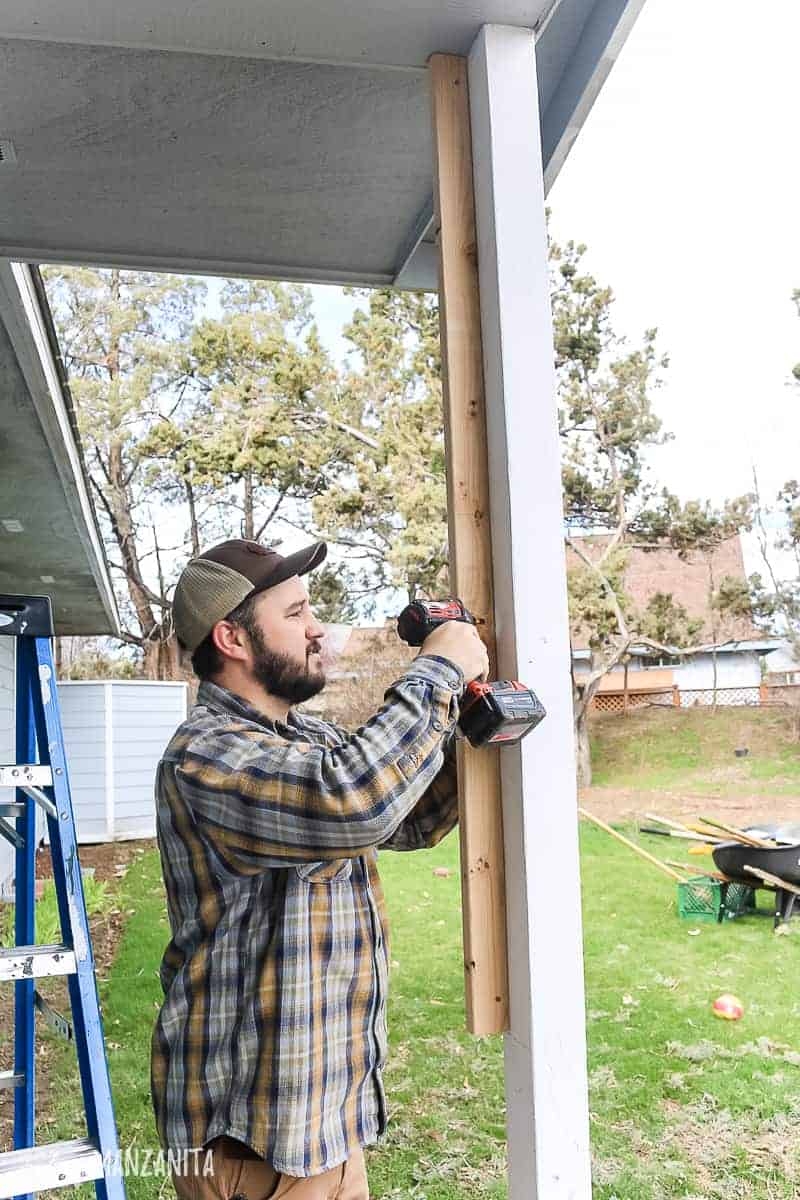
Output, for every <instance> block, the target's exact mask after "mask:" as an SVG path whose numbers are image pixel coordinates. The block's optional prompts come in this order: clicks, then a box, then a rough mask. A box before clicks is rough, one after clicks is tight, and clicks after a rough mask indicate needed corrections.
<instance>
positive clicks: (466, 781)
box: [429, 54, 508, 1034]
mask: <svg viewBox="0 0 800 1200" xmlns="http://www.w3.org/2000/svg"><path fill="white" fill-rule="evenodd" d="M429 66H430V73H431V102H432V116H433V142H434V178H435V182H434V206H435V216H436V221H437V223H438V226H439V322H440V331H441V343H442V381H443V400H444V428H445V449H446V457H447V507H448V531H449V539H450V585H451V590H452V592H453V593H454V594H455V595H458V596H459V597H460V598H461V599H462V600H463V601H464V603H465V604H466V606H467V608H468V609H469V610H470V611H471V612H472V613H474V614H475V615H476V616H478V617H481V618H482V619H483V620H484V622H485V624H484V625H482V626H481V637H482V638H483V640H484V641H485V642H486V645H487V648H488V650H489V657H490V662H491V664H492V669H493V670H494V667H495V664H496V660H497V659H496V652H495V632H494V595H493V585H492V540H491V527H490V514H489V467H488V459H487V454H486V406H485V396H484V384H483V357H482V350H481V315H480V293H479V288H478V266H477V249H476V232H475V207H474V198H473V183H472V146H471V135H470V117H469V95H468V84H467V62H466V59H464V58H461V57H459V56H456V55H449V54H434V55H433V56H432V57H431V59H430V62H429ZM499 754H500V751H498V750H497V749H488V748H484V749H482V750H474V749H473V748H472V747H471V746H469V745H467V744H465V743H464V742H461V743H459V747H458V787H459V804H460V820H459V836H460V841H461V894H462V912H463V942H464V981H465V992H466V1012H467V1028H468V1029H469V1030H470V1032H471V1033H474V1034H489V1033H500V1032H503V1031H505V1030H506V1029H507V1028H508V962H507V952H506V944H507V943H506V919H505V912H506V905H505V868H504V842H503V810H502V797H501V787H500V763H499Z"/></svg>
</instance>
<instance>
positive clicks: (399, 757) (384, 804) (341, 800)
mask: <svg viewBox="0 0 800 1200" xmlns="http://www.w3.org/2000/svg"><path fill="white" fill-rule="evenodd" d="M463 687H464V677H463V675H462V673H461V671H460V670H459V669H458V667H456V666H455V665H454V664H453V663H451V662H450V661H449V660H447V659H443V658H439V657H437V656H433V655H422V656H420V657H418V658H417V659H415V660H414V662H413V663H412V664H411V666H410V667H409V668H408V670H407V671H406V672H405V674H404V675H403V676H402V677H401V678H400V679H399V680H398V681H397V682H396V683H394V684H392V686H391V687H390V688H389V689H388V691H387V692H386V695H385V702H384V704H383V707H382V708H381V709H380V710H379V711H378V712H377V713H376V714H375V716H374V717H373V718H372V719H371V720H370V721H368V722H367V724H366V725H364V726H362V728H360V729H359V730H357V731H356V732H355V733H353V734H349V735H348V736H347V737H346V738H345V739H344V740H343V741H342V742H341V743H340V744H339V745H337V746H333V747H327V746H321V745H318V744H315V743H312V742H310V741H304V740H302V738H294V739H286V738H284V737H282V736H281V735H280V734H279V733H277V732H275V731H273V730H271V729H268V728H267V727H263V728H262V727H260V726H258V725H256V724H254V723H253V722H250V721H245V720H239V719H237V717H236V716H235V715H234V714H232V715H231V716H230V719H229V720H226V721H224V722H223V723H218V724H216V725H214V726H209V727H208V728H205V729H199V730H198V731H197V732H196V733H195V734H194V735H193V736H190V737H188V738H187V740H186V743H185V745H184V747H183V749H182V752H181V753H179V754H177V755H176V756H175V758H174V760H173V761H165V762H164V763H163V764H162V769H163V770H166V771H171V772H173V774H174V787H175V789H176V790H177V792H178V794H179V795H180V797H181V799H182V800H183V802H184V803H185V805H186V806H187V808H188V810H189V812H190V813H191V816H192V818H193V820H194V822H195V824H196V826H197V828H198V831H199V832H200V833H201V834H202V836H203V837H204V838H206V839H207V840H208V841H209V843H210V844H211V845H212V846H213V848H214V849H215V851H216V852H217V853H218V854H219V855H220V856H221V857H222V859H223V860H224V861H225V862H226V863H227V864H228V865H229V866H230V867H231V868H232V869H244V870H245V871H248V872H249V871H253V870H259V869H263V868H267V867H285V866H288V865H290V864H297V863H303V862H313V861H317V860H321V859H335V858H346V857H355V856H357V855H359V854H362V853H364V852H365V851H366V850H367V849H369V848H370V847H373V846H380V845H381V844H387V843H388V842H389V841H390V839H391V838H392V835H393V834H394V833H395V832H396V831H397V830H398V827H399V826H401V824H402V823H403V821H404V820H405V818H407V817H408V815H409V813H410V812H411V810H412V809H414V806H415V805H416V804H417V803H418V801H419V800H420V799H421V797H423V796H424V795H425V794H426V792H427V791H428V789H429V788H430V787H431V785H432V784H433V782H434V780H436V779H437V777H438V776H439V773H440V772H441V770H442V765H443V762H444V743H445V741H446V740H448V739H449V737H450V735H451V734H452V732H453V729H454V726H455V722H456V719H457V716H458V699H459V697H460V696H461V694H462V692H463ZM418 819H419V818H418V817H415V820H418ZM442 836H443V834H442Z"/></svg>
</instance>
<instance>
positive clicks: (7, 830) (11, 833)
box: [0, 817, 25, 850]
mask: <svg viewBox="0 0 800 1200" xmlns="http://www.w3.org/2000/svg"><path fill="white" fill-rule="evenodd" d="M0 837H2V838H5V840H6V841H7V842H10V843H11V845H12V846H15V847H16V848H17V850H21V849H22V847H23V846H24V845H25V838H24V837H22V836H21V835H20V834H18V833H17V831H16V829H15V828H14V826H13V825H9V823H8V821H4V820H3V818H2V817H0Z"/></svg>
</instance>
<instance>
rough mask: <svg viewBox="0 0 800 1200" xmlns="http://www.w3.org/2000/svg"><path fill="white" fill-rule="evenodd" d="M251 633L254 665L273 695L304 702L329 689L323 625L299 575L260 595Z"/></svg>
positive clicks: (255, 670) (253, 669)
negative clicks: (324, 664)
mask: <svg viewBox="0 0 800 1200" xmlns="http://www.w3.org/2000/svg"><path fill="white" fill-rule="evenodd" d="M247 633H248V635H249V641H250V652H251V658H250V664H249V665H250V669H251V671H252V673H253V676H254V678H255V679H257V680H258V682H259V683H260V684H261V686H262V687H263V688H265V689H266V691H268V692H269V693H270V695H272V696H276V697H278V698H279V699H281V700H286V701H287V702H288V703H289V704H302V702H303V701H304V700H310V699H311V697H312V696H316V695H317V693H318V692H321V691H322V689H323V688H324V687H325V671H324V670H323V666H322V654H321V650H322V639H323V638H324V636H325V629H324V627H323V626H322V625H320V623H319V621H318V620H317V619H316V617H315V616H314V614H313V612H312V611H311V608H310V607H309V603H308V593H307V592H306V589H305V586H304V585H303V583H302V581H301V580H300V577H299V576H298V575H294V576H292V578H291V579H287V580H285V581H284V582H283V583H279V584H277V585H276V586H275V587H272V588H268V589H267V590H266V591H265V592H263V593H262V594H261V595H260V596H259V597H258V598H257V600H256V603H255V608H254V622H253V625H252V626H251V627H250V628H248V630H247Z"/></svg>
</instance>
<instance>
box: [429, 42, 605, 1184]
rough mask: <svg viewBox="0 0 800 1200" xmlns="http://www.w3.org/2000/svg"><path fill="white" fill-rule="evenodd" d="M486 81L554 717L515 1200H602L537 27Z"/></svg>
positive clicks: (479, 64) (479, 162)
mask: <svg viewBox="0 0 800 1200" xmlns="http://www.w3.org/2000/svg"><path fill="white" fill-rule="evenodd" d="M468 78H469V96H470V118H471V129H472V148H473V174H474V202H475V220H476V230H477V241H478V269H479V273H480V304H481V329H482V344H483V365H484V380H485V394H486V412H487V434H488V456H489V482H490V492H491V525H492V552H493V562H494V602H495V605H494V608H495V622H496V634H497V655H498V663H499V672H500V675H501V677H505V678H516V679H521V680H522V681H523V682H524V683H527V684H529V685H530V686H532V687H534V688H535V689H536V691H537V693H538V694H539V696H540V697H541V700H542V702H543V704H544V707H545V709H546V710H547V717H546V718H545V721H544V723H543V724H542V725H541V726H540V728H539V729H537V730H535V731H534V732H533V733H532V734H531V735H530V736H529V737H527V738H525V739H524V741H522V742H521V743H520V744H519V746H517V747H509V748H507V749H505V750H504V751H502V752H501V756H500V762H501V773H502V795H503V824H504V832H505V868H506V892H507V896H506V902H507V912H508V917H507V920H508V966H509V995H510V1031H509V1033H508V1034H507V1035H506V1038H505V1073H506V1099H507V1112H508V1116H507V1124H508V1170H509V1181H508V1182H509V1191H508V1194H509V1200H589V1197H590V1196H591V1172H590V1158H589V1106H588V1095H587V1091H588V1089H587V1081H586V1032H585V1021H586V1017H585V1002H584V987H583V945H582V935H581V911H580V890H581V889H580V871H579V860H578V820H577V797H576V785H575V747H574V736H573V721H572V694H571V685H570V645H569V626H568V617H567V588H566V570H565V555H564V518H563V506H562V498H561V468H560V457H561V447H560V438H559V434H558V421H557V405H556V394H555V369H554V352H553V330H552V318H551V313H550V287H549V262H548V253H547V230H546V222H545V203H544V182H543V172H542V154H541V131H540V125H539V111H538V110H539V99H538V91H537V68H536V54H535V38H534V34H533V32H532V31H530V30H526V29H519V28H508V27H503V26H497V25H490V26H484V28H483V29H482V30H481V32H480V34H479V36H478V37H477V39H476V41H475V44H474V45H473V47H472V50H471V51H470V55H469V68H468ZM443 219H444V213H443Z"/></svg>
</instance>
